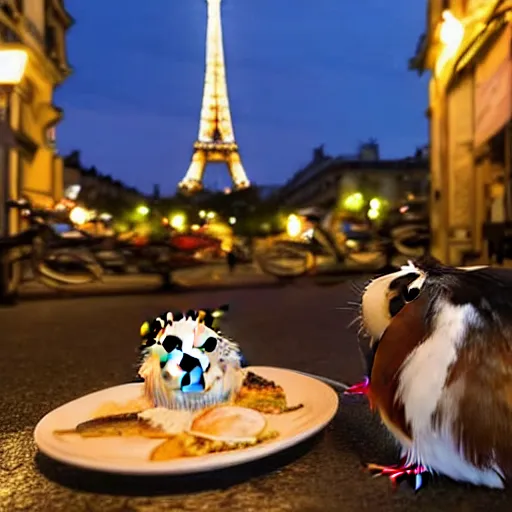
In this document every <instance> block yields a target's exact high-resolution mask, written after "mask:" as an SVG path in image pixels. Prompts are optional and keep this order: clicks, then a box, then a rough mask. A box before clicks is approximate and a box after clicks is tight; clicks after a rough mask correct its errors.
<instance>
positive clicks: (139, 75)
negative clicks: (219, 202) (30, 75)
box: [56, 0, 427, 194]
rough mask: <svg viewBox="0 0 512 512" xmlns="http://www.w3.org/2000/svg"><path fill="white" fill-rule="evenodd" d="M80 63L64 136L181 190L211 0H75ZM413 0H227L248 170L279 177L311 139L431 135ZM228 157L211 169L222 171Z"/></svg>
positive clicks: (126, 170) (386, 147)
mask: <svg viewBox="0 0 512 512" xmlns="http://www.w3.org/2000/svg"><path fill="white" fill-rule="evenodd" d="M66 5H67V8H68V10H69V11H70V13H71V14H72V15H73V16H74V17H75V18H76V25H75V26H74V27H73V28H72V29H71V31H70V33H69V38H68V53H69V59H70V61H71V63H72V65H73V66H74V68H75V73H74V75H73V76H72V77H71V78H70V79H69V80H68V81H67V82H66V84H65V85H63V86H62V88H61V89H60V90H59V91H58V93H57V98H56V102H57V103H58V104H59V105H60V106H62V107H63V108H64V109H65V120H64V121H63V123H62V124H61V126H60V129H59V132H58V138H59V139H58V142H59V149H60V151H61V153H63V154H66V153H68V152H69V151H70V150H72V149H75V148H76V149H80V150H81V151H82V155H83V161H84V163H85V164H86V165H96V166H97V167H98V169H99V170H100V171H101V172H104V173H110V174H112V175H114V176H115V177H117V178H120V179H122V180H124V181H125V182H126V183H128V184H129V185H134V186H136V187H138V188H140V189H141V190H143V191H145V192H149V191H150V190H151V189H152V186H153V184H154V183H159V184H160V185H161V187H162V192H163V193H166V194H167V193H172V192H174V190H175V187H176V184H177V182H178V181H179V180H180V179H181V178H182V177H183V175H184V173H185V171H186V170H187V167H188V164H189V160H190V156H191V150H192V144H193V142H194V140H195V139H196V137H197V131H198V123H199V111H200V106H201V95H202V87H203V72H204V52H205V30H206V4H205V2H204V0H146V1H140V0H86V1H84V0H67V2H66ZM424 16H425V2H422V1H417V0H395V1H394V2H391V3H390V2H385V1H384V0H223V22H224V44H225V52H226V60H227V75H228V88H229V95H230V102H231V110H232V115H233V122H234V129H235V136H236V138H237V141H238V144H239V146H240V151H241V155H242V159H243V162H244V164H245V168H246V171H247V173H248V175H249V178H250V179H251V180H252V181H253V182H256V183H259V184H273V183H281V182H284V181H285V180H286V179H287V178H288V177H289V176H290V175H291V174H293V173H294V172H295V171H296V170H297V169H298V168H299V167H300V166H302V165H304V164H305V163H307V162H308V160H309V158H310V153H311V149H312V147H313V146H315V145H318V144H322V143H325V148H326V151H327V152H328V153H329V154H341V153H354V152H355V150H356V147H357V144H358V143H359V142H361V141H364V140H366V139H368V138H370V137H375V138H377V139H378V141H379V142H380V145H381V154H382V155H383V156H384V157H402V156H406V155H409V154H411V153H412V152H413V151H414V150H415V147H416V146H419V145H422V144H425V143H426V142H427V123H426V120H425V118H424V111H425V108H426V105H427V89H426V80H425V79H420V78H418V76H417V75H416V74H414V73H412V72H410V71H408V70H407V59H408V58H409V57H410V56H411V55H412V54H413V52H414V49H415V47H416V42H417V40H418V36H419V34H420V33H421V31H422V29H423V23H424ZM226 176H227V172H226V170H225V167H223V166H210V167H209V168H208V169H207V174H206V181H207V183H209V184H215V183H217V184H218V185H219V186H223V185H225V184H226V183H227V180H226Z"/></svg>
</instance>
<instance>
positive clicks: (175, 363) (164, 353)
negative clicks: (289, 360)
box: [139, 309, 243, 411]
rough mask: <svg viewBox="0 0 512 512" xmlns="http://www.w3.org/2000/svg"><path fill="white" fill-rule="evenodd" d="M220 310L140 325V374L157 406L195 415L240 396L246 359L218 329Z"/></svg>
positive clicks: (165, 316)
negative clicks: (242, 367)
mask: <svg viewBox="0 0 512 512" xmlns="http://www.w3.org/2000/svg"><path fill="white" fill-rule="evenodd" d="M222 311H223V310H222V309H217V310H190V311H188V312H186V313H181V312H178V313H176V312H175V313H171V312H168V313H165V314H163V315H160V316H158V317H156V318H153V319H152V320H150V321H147V322H145V323H144V324H143V325H142V327H141V331H140V334H141V337H142V345H141V350H142V364H141V367H140V370H139V375H140V376H141V377H142V378H143V379H144V395H145V397H146V398H147V399H148V400H149V401H151V402H152V404H153V406H154V407H166V408H168V409H185V410H190V411H195V410H199V409H203V408H205V407H210V406H213V405H216V404H221V403H227V402H229V401H230V400H231V399H232V398H233V397H234V396H235V395H236V393H237V392H238V391H239V389H240V386H241V384H242V380H243V373H242V370H241V366H242V360H243V356H242V354H241V352H240V349H239V347H238V345H237V344H236V343H234V342H232V341H229V340H228V339H227V338H225V337H223V336H221V334H220V332H219V331H217V330H215V329H214V322H215V320H216V318H218V316H220V315H221V314H222Z"/></svg>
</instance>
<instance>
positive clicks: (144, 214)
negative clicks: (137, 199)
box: [137, 204, 149, 217]
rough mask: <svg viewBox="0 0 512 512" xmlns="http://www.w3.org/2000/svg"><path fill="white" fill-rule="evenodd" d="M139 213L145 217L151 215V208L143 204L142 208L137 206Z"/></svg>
mask: <svg viewBox="0 0 512 512" xmlns="http://www.w3.org/2000/svg"><path fill="white" fill-rule="evenodd" d="M137 213H138V214H139V215H142V216H143V217H145V216H146V215H147V214H148V213H149V208H148V207H147V206H146V205H144V204H141V205H140V206H137Z"/></svg>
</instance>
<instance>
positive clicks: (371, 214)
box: [368, 208, 380, 220]
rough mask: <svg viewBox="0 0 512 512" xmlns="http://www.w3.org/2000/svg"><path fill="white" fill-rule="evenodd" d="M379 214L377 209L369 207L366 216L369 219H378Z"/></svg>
mask: <svg viewBox="0 0 512 512" xmlns="http://www.w3.org/2000/svg"><path fill="white" fill-rule="evenodd" d="M379 215H380V212H379V210H374V209H373V208H370V209H369V210H368V218H369V219H371V220H375V219H378V218H379Z"/></svg>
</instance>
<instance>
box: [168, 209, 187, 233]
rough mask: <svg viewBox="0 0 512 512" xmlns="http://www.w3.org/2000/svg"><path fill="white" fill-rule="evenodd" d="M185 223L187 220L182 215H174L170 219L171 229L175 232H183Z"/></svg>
mask: <svg viewBox="0 0 512 512" xmlns="http://www.w3.org/2000/svg"><path fill="white" fill-rule="evenodd" d="M186 222H187V218H186V217H185V215H184V214H183V213H176V214H175V215H173V216H172V217H171V227H172V228H174V229H176V230H177V231H183V229H185V225H186Z"/></svg>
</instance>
